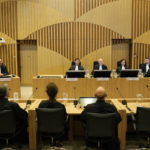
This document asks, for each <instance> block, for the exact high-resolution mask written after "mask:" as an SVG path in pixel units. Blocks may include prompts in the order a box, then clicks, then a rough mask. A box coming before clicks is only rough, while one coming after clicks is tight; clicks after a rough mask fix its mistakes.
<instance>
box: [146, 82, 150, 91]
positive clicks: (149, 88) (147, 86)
mask: <svg viewBox="0 0 150 150" xmlns="http://www.w3.org/2000/svg"><path fill="white" fill-rule="evenodd" d="M146 88H147V89H148V90H149V92H150V87H149V85H148V84H146Z"/></svg>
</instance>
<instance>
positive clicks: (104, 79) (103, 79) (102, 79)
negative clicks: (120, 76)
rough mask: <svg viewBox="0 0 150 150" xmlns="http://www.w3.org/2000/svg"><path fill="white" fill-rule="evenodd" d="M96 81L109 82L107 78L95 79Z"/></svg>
mask: <svg viewBox="0 0 150 150" xmlns="http://www.w3.org/2000/svg"><path fill="white" fill-rule="evenodd" d="M96 81H109V78H96Z"/></svg>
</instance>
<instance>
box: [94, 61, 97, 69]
mask: <svg viewBox="0 0 150 150" xmlns="http://www.w3.org/2000/svg"><path fill="white" fill-rule="evenodd" d="M96 65H98V61H94V62H93V69H94V66H96Z"/></svg>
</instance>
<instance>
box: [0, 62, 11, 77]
mask: <svg viewBox="0 0 150 150" xmlns="http://www.w3.org/2000/svg"><path fill="white" fill-rule="evenodd" d="M8 74H9V73H8V70H7V67H6V66H5V65H4V64H3V61H2V59H0V77H2V76H4V75H8Z"/></svg>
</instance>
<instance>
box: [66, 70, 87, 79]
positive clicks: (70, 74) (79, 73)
mask: <svg viewBox="0 0 150 150" xmlns="http://www.w3.org/2000/svg"><path fill="white" fill-rule="evenodd" d="M66 75H67V78H84V75H85V71H84V70H68V71H67V72H66Z"/></svg>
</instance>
